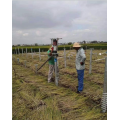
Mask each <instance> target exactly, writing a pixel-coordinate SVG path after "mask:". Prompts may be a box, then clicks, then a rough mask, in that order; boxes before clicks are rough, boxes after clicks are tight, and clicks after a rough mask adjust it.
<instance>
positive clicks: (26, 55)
mask: <svg viewBox="0 0 120 120" xmlns="http://www.w3.org/2000/svg"><path fill="white" fill-rule="evenodd" d="M26 57H27V48H26Z"/></svg>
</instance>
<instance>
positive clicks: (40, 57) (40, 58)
mask: <svg viewBox="0 0 120 120" xmlns="http://www.w3.org/2000/svg"><path fill="white" fill-rule="evenodd" d="M39 58H40V60H41V56H40V48H39Z"/></svg>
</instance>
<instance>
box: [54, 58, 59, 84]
mask: <svg viewBox="0 0 120 120" xmlns="http://www.w3.org/2000/svg"><path fill="white" fill-rule="evenodd" d="M54 62H55V84H56V86H58V76H57V56H54Z"/></svg>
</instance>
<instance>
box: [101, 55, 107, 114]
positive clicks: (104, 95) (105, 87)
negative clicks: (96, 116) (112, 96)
mask: <svg viewBox="0 0 120 120" xmlns="http://www.w3.org/2000/svg"><path fill="white" fill-rule="evenodd" d="M101 108H102V112H106V111H107V57H106V58H105V72H104V87H103V95H102V105H101Z"/></svg>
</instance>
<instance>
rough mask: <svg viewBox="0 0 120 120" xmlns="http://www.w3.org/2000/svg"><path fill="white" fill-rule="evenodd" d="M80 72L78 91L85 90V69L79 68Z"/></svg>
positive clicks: (78, 72)
mask: <svg viewBox="0 0 120 120" xmlns="http://www.w3.org/2000/svg"><path fill="white" fill-rule="evenodd" d="M77 74H78V91H82V90H83V79H84V70H77Z"/></svg>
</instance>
